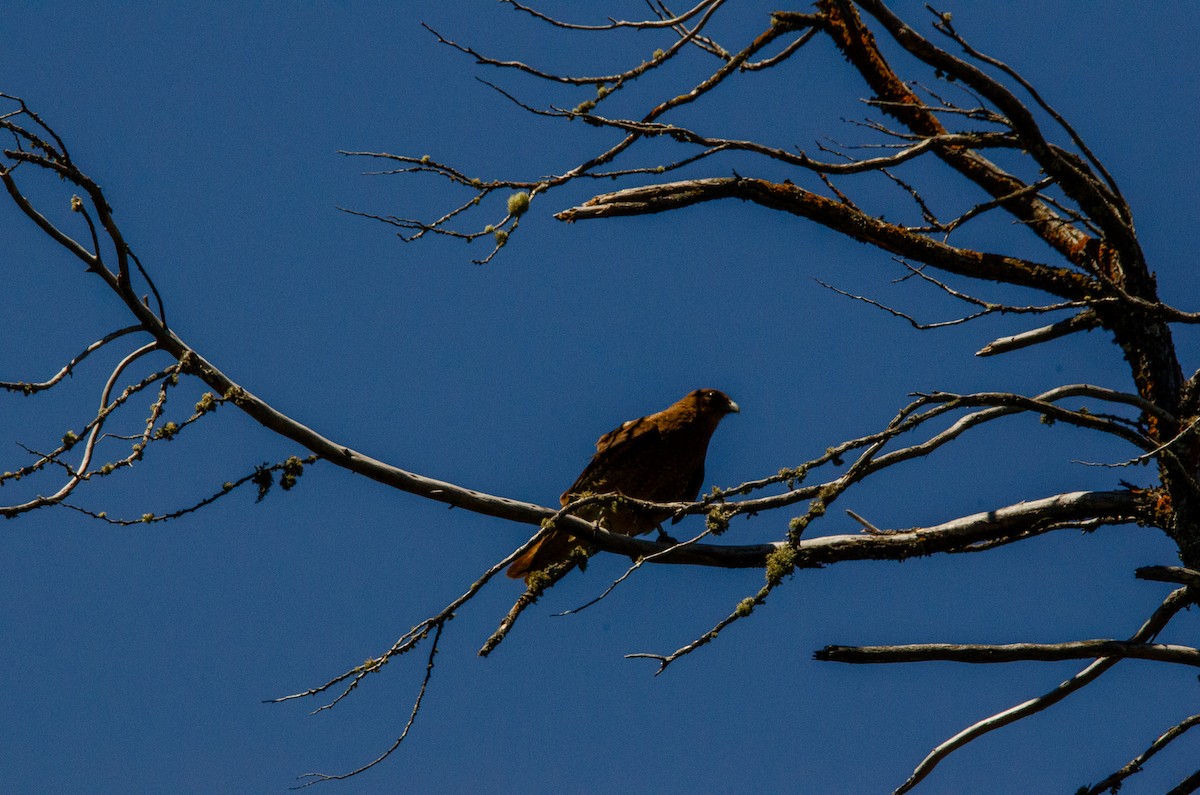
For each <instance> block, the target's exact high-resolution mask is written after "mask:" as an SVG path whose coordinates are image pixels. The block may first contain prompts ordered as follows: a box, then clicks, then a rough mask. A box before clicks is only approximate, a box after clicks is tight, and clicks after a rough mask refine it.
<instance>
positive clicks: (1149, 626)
mask: <svg viewBox="0 0 1200 795" xmlns="http://www.w3.org/2000/svg"><path fill="white" fill-rule="evenodd" d="M1193 601H1194V600H1193V598H1192V596H1191V595H1190V594H1189V593H1188V589H1187V588H1179V589H1178V590H1175V591H1172V592H1171V594H1170V595H1169V596H1167V598H1166V599H1165V600H1164V601H1163V603H1162V604H1161V605H1159V607H1158V609H1157V610H1155V611H1154V614H1153V615H1151V616H1150V618H1149V619H1147V620H1146V623H1144V624H1142V626H1141V628H1140V629H1138V631H1137V632H1135V633H1134V634H1133V635H1132V636H1131V637H1130V638H1129V641H1128V642H1129V643H1149V642H1150V641H1153V640H1154V638H1155V637H1157V636H1158V633H1159V632H1161V631H1162V629H1163V628H1164V627H1165V626H1166V625H1167V624H1168V623H1169V622H1170V621H1171V619H1172V618H1174V617H1175V614H1176V613H1178V612H1179V611H1180V610H1182V609H1184V608H1185V607H1187V606H1189V605H1191V604H1192V603H1193ZM1118 662H1120V658H1117V657H1101V658H1100V659H1098V660H1096V661H1095V662H1093V663H1092V664H1091V665H1089V666H1087V667H1086V668H1084V669H1083V670H1082V671H1080V672H1079V673H1077V674H1075V676H1073V677H1071V678H1070V679H1067V680H1066V681H1064V682H1062V683H1061V684H1059V685H1058V687H1056V688H1054V689H1053V690H1051V691H1050V692H1048V693H1046V694H1044V695H1041V696H1038V697H1037V698H1032V699H1030V700H1029V701H1025V702H1023V703H1021V704H1017V705H1016V706H1014V707H1010V708H1009V709H1006V710H1004V711H1003V712H999V713H997V714H995V715H992V716H990V717H987V718H984V719H983V720H981V721H979V722H978V723H975V724H973V725H971V726H968V727H967V728H965V729H963V730H962V731H960V732H959V733H958V734H956V735H954V736H953V737H951V738H950V739H948V740H946V741H945V742H943V743H942V744H941V745H939V746H938V747H936V748H934V749H933V750H932V751H930V753H929V755H928V756H926V757H925V758H924V759H923V760H921V763H920V764H919V765H917V767H916V769H915V770H913V772H912V775H911V776H909V777H908V780H906V781H905V782H904V783H903V784H901V785H900V786H899V787H897V788H896V791H895V792H894V793H893V795H903V793H905V792H908V791H910V790H911V789H912V788H913V787H915V786H916V785H917V784H918V783H920V781H921V780H922V779H924V778H925V777H926V776H928V775H929V774H930V773H931V772H933V769H934V768H935V767H937V766H938V764H939V763H941V762H942V760H944V759H945V758H946V757H947V756H949V755H950V754H952V753H954V752H955V751H957V750H958V749H959V748H962V747H963V746H964V745H966V744H967V743H969V742H971V741H972V740H976V739H978V738H980V737H982V736H983V735H985V734H987V733H988V732H990V731H994V730H995V729H999V728H1001V727H1003V726H1007V725H1009V724H1010V723H1015V722H1017V721H1019V720H1021V719H1022V718H1027V717H1029V716H1030V715H1034V714H1036V713H1038V712H1041V711H1042V710H1045V709H1048V708H1049V707H1052V706H1054V705H1055V704H1057V703H1058V702H1060V701H1062V700H1063V699H1064V698H1066V697H1067V696H1069V695H1071V694H1072V693H1074V692H1076V691H1078V690H1080V689H1082V688H1084V687H1086V686H1087V685H1089V684H1091V683H1092V682H1093V681H1095V680H1096V679H1097V678H1098V677H1100V675H1101V674H1103V673H1105V672H1106V671H1107V670H1108V669H1109V668H1112V667H1113V666H1114V665H1116V664H1117V663H1118Z"/></svg>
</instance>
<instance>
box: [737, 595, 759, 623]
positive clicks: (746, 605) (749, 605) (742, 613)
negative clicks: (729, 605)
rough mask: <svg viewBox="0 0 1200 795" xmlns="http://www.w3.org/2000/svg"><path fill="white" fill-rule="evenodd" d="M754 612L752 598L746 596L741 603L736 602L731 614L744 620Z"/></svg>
mask: <svg viewBox="0 0 1200 795" xmlns="http://www.w3.org/2000/svg"><path fill="white" fill-rule="evenodd" d="M753 612H754V597H753V596H747V597H746V598H745V599H743V600H742V601H740V602H738V606H737V607H736V608H735V609H734V611H733V614H734V615H735V616H737V617H738V618H745V617H746V616H748V615H750V614H751V613H753Z"/></svg>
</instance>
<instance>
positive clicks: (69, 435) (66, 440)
mask: <svg viewBox="0 0 1200 795" xmlns="http://www.w3.org/2000/svg"><path fill="white" fill-rule="evenodd" d="M78 441H79V437H78V436H77V435H76V434H75V431H67V432H66V433H64V434H63V437H62V446H63V449H65V450H70V449H71V448H72V447H74V446H75V443H76V442H78Z"/></svg>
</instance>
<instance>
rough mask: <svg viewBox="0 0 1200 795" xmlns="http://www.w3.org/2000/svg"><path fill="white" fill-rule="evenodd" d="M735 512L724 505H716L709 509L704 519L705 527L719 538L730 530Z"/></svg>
mask: <svg viewBox="0 0 1200 795" xmlns="http://www.w3.org/2000/svg"><path fill="white" fill-rule="evenodd" d="M733 515H734V511H733V509H732V508H729V507H727V506H724V505H714V506H713V507H711V508H709V509H708V513H707V514H706V516H705V519H704V527H705V528H706V529H707V530H708V531H709V532H710V533H712V534H713V535H715V536H719V535H721V534H722V533H724V532H725V531H726V530H728V529H729V520H730V519H731V518H732V517H733Z"/></svg>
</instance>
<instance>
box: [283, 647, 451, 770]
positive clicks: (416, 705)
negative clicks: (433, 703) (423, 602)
mask: <svg viewBox="0 0 1200 795" xmlns="http://www.w3.org/2000/svg"><path fill="white" fill-rule="evenodd" d="M442 626H443V625H442V624H438V625H437V626H436V627H434V630H433V640H432V641H430V643H429V657H428V659H427V660H426V661H425V678H423V679H422V680H421V688H420V690H418V691H417V697H416V699H415V700H414V701H413V706H412V711H411V712H410V713H409V714H408V722H407V723H405V724H404V730H403V731H402V732H400V736H399V737H397V738H396V741H395V742H394V743H392V745H391V746H390V747H389V748H388V749H387V750H386V751H384V752H383V753H382V754H380V755H379V756H377V757H375V758H374V759H373V760H371V761H370V762H367V763H366V764H365V765H363V766H362V767H359V768H356V769H354V770H351V771H350V772H348V773H339V774H336V775H327V774H325V773H305V774H304V775H303V776H300V778H301V780H303V779H309V780H308V781H306V782H305V783H304V784H303V785H301V786H300V787H296V789H303V788H304V787H308V786H311V785H313V784H319V783H321V782H322V781H341V780H343V779H347V778H351V777H352V776H357V775H358V774H359V773H362V772H364V771H367V770H370V769H371V768H373V767H375V765H377V764H379V763H380V762H382V761H383V760H385V759H387V758H388V757H389V756H391V755H392V752H394V751H395V750H396V749H397V748H399V747H400V743H402V742H404V738H405V737H407V736H408V731H409V729H411V728H412V727H413V723H415V722H416V720H417V713H419V712H420V711H421V702H422V701H423V700H424V699H425V691H426V689H427V688H428V687H429V680H430V679H431V678H432V677H433V658H434V656H436V655H437V653H438V641H439V640H441V637H442Z"/></svg>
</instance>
